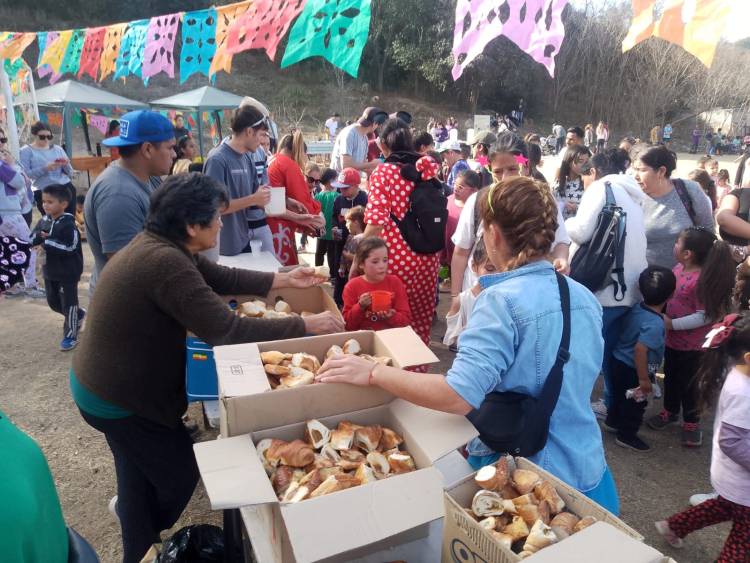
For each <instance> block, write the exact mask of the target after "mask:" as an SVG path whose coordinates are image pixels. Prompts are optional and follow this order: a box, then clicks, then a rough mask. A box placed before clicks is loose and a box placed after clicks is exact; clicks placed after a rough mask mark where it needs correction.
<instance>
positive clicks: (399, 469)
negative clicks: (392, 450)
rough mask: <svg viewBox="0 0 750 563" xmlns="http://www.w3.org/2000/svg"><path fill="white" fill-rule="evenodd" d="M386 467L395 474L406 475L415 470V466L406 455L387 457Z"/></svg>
mask: <svg viewBox="0 0 750 563" xmlns="http://www.w3.org/2000/svg"><path fill="white" fill-rule="evenodd" d="M388 465H390V466H391V471H393V472H394V473H396V474H399V473H408V472H410V471H414V470H415V469H416V466H415V465H414V460H413V459H412V457H411V456H410V455H409V454H407V453H399V454H391V455H389V456H388Z"/></svg>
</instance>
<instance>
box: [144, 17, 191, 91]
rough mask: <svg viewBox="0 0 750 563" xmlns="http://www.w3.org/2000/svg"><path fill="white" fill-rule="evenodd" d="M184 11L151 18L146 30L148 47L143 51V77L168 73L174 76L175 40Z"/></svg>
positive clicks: (146, 78) (147, 77) (145, 79)
mask: <svg viewBox="0 0 750 563" xmlns="http://www.w3.org/2000/svg"><path fill="white" fill-rule="evenodd" d="M181 18H182V13H177V14H169V15H166V16H157V17H154V18H151V21H149V24H148V30H147V32H146V47H145V49H144V53H143V79H144V81H146V82H147V81H148V79H149V78H151V77H152V76H155V75H157V74H159V73H160V72H165V73H167V76H169V77H170V78H174V42H175V39H176V38H177V26H178V25H179V24H180V19H181Z"/></svg>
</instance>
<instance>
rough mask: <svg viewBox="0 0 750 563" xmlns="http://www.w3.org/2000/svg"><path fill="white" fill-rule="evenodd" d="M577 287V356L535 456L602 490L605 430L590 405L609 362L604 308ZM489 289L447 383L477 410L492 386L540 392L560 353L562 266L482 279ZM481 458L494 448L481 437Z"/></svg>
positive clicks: (573, 289)
mask: <svg viewBox="0 0 750 563" xmlns="http://www.w3.org/2000/svg"><path fill="white" fill-rule="evenodd" d="M567 282H568V286H569V288H570V305H571V340H570V360H569V361H568V363H567V364H565V368H564V369H563V384H562V390H561V392H560V398H559V399H558V402H557V406H556V407H555V410H554V412H553V413H552V416H551V420H550V426H549V439H548V441H547V444H546V446H545V447H544V449H543V450H541V451H540V452H539V453H537V454H536V455H534V456H532V457H531V458H530V459H531V461H533V462H534V463H536V464H538V465H540V466H541V467H542V468H544V469H546V470H548V471H549V472H551V473H552V474H554V475H556V476H557V477H559V478H560V479H562V480H563V481H565V482H566V483H568V484H570V485H571V486H573V487H575V488H576V489H578V490H579V491H582V492H586V491H589V490H591V489H593V488H595V487H596V486H597V485H598V484H599V482H600V480H601V478H602V476H603V475H604V471H605V469H606V462H605V459H604V446H603V444H602V437H601V432H600V430H599V425H598V424H597V422H596V418H595V416H594V413H593V411H592V410H591V406H590V397H591V390H592V388H593V386H594V381H595V380H596V378H597V376H598V375H599V371H600V368H601V365H602V353H603V341H602V308H601V306H600V305H599V303H598V302H597V300H596V298H595V297H594V296H593V295H592V294H591V292H590V291H588V290H587V289H586V288H584V287H583V286H582V285H580V284H579V283H577V282H575V281H573V280H571V279H570V278H567ZM480 284H481V286H482V288H483V290H482V293H480V295H479V298H478V299H477V302H476V304H475V305H474V310H473V312H472V314H471V318H470V319H469V324H468V326H467V327H466V329H465V330H464V332H463V333H461V336H460V337H459V341H458V349H459V352H458V356H457V357H456V360H455V361H454V362H453V366H452V367H451V369H450V371H449V372H448V374H447V376H446V381H447V382H448V384H449V385H450V386H451V387H452V388H453V390H454V391H456V393H458V394H459V395H460V396H461V397H463V399H464V400H466V401H467V402H468V403H469V404H470V405H471V406H473V407H474V408H478V407H479V405H480V404H481V403H482V401H483V400H484V397H485V395H487V393H489V392H491V391H516V392H520V393H526V394H528V395H532V396H539V394H540V393H541V390H542V386H543V384H544V381H545V380H546V379H547V375H548V374H549V371H550V369H551V368H552V365H553V364H554V362H555V358H556V357H557V350H558V348H559V346H560V339H561V337H562V312H561V306H560V294H559V291H558V287H557V282H556V280H555V271H554V269H553V267H552V264H550V263H549V262H547V261H540V262H534V263H532V264H527V265H526V266H523V267H521V268H518V269H517V270H512V271H510V272H503V273H500V274H491V275H487V276H483V277H482V278H481V279H480ZM469 453H470V454H472V455H476V456H482V455H488V454H491V453H493V452H492V451H491V450H490V449H489V448H487V446H485V445H484V444H483V443H482V442H481V441H480V440H479V439H475V440H474V441H472V443H471V444H469Z"/></svg>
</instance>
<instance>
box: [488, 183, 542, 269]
mask: <svg viewBox="0 0 750 563" xmlns="http://www.w3.org/2000/svg"><path fill="white" fill-rule="evenodd" d="M482 194H484V197H481V196H482ZM477 197H478V198H480V199H479V201H478V204H479V213H480V216H481V218H482V220H483V221H484V224H485V225H489V224H490V223H494V224H495V226H497V228H498V229H500V232H502V234H503V237H504V238H505V242H506V244H507V245H508V247H509V249H510V251H511V253H512V254H513V255H514V256H513V258H511V260H510V261H509V262H508V263H506V264H505V265H504V269H505V270H515V269H517V268H520V267H521V266H524V265H526V264H529V263H530V262H533V261H535V260H539V259H544V258H547V257H548V256H549V254H550V250H551V248H552V243H553V242H554V240H555V231H556V230H557V204H556V203H555V198H554V197H553V196H552V192H551V191H550V190H549V188H548V187H547V186H546V185H545V184H542V183H540V182H536V181H534V180H533V179H531V178H527V177H523V176H517V177H513V178H509V179H507V180H502V181H500V182H497V183H495V184H493V185H492V186H490V187H489V188H488V189H487V190H486V191H482V192H480V194H479V195H478V196H477Z"/></svg>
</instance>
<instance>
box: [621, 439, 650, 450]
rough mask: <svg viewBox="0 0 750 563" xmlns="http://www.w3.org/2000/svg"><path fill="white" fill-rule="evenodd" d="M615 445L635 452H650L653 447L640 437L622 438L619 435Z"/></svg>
mask: <svg viewBox="0 0 750 563" xmlns="http://www.w3.org/2000/svg"><path fill="white" fill-rule="evenodd" d="M615 444H617V445H618V446H621V447H623V448H627V449H629V450H633V451H635V452H650V451H651V446H649V445H648V444H647V443H646V442H644V441H643V440H641V439H640V438H639V437H638V436H628V437H626V436H622V435H618V436H617V438H615Z"/></svg>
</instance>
